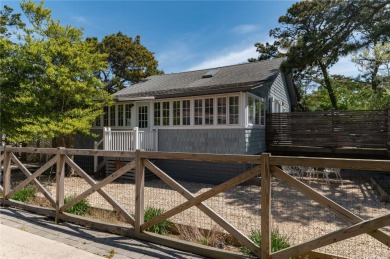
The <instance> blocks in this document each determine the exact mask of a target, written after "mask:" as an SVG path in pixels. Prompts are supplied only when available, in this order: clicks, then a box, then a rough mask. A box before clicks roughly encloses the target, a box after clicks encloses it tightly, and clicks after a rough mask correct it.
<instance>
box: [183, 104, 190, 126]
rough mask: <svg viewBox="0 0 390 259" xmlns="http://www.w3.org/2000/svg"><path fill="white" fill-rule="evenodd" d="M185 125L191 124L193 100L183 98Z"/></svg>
mask: <svg viewBox="0 0 390 259" xmlns="http://www.w3.org/2000/svg"><path fill="white" fill-rule="evenodd" d="M182 104H183V105H182V106H183V125H191V101H190V100H183V101H182Z"/></svg>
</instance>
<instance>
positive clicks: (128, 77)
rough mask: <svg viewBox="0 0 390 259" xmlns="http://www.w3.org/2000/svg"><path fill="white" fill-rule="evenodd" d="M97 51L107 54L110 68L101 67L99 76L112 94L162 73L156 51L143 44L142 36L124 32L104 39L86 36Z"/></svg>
mask: <svg viewBox="0 0 390 259" xmlns="http://www.w3.org/2000/svg"><path fill="white" fill-rule="evenodd" d="M87 42H90V43H92V44H94V46H95V49H96V51H97V52H98V53H104V54H107V62H108V68H106V69H104V70H100V71H99V73H98V77H99V78H100V79H101V80H102V81H103V82H104V83H105V85H106V90H107V91H108V92H109V93H115V92H117V91H119V90H121V89H123V88H124V87H126V86H129V85H131V84H134V83H137V82H140V81H141V80H143V79H144V78H146V77H148V76H151V75H156V74H161V73H163V72H162V71H160V70H158V69H157V67H158V62H157V60H156V59H155V58H154V53H153V52H151V51H149V50H148V49H147V48H146V47H145V46H143V45H142V44H141V37H140V36H136V37H135V39H133V38H131V37H128V36H126V35H124V34H123V33H121V32H118V33H117V34H111V35H108V36H106V37H104V38H103V40H102V41H101V42H99V41H98V39H97V38H87Z"/></svg>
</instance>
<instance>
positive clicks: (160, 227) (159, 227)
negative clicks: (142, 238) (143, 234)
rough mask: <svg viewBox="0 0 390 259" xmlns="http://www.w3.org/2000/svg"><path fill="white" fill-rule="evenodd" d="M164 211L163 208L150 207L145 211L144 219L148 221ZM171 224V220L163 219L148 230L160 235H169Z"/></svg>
mask: <svg viewBox="0 0 390 259" xmlns="http://www.w3.org/2000/svg"><path fill="white" fill-rule="evenodd" d="M163 213H164V211H163V210H162V209H159V208H154V207H148V208H146V210H145V212H144V221H145V222H147V221H149V220H151V219H153V218H155V217H157V216H160V215H162V214H163ZM171 225H172V223H171V222H170V221H168V220H163V221H161V222H159V223H157V224H156V225H154V226H152V227H150V228H148V229H146V230H147V231H150V232H153V233H156V234H160V235H167V234H169V233H170V228H171Z"/></svg>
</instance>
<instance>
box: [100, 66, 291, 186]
mask: <svg viewBox="0 0 390 259" xmlns="http://www.w3.org/2000/svg"><path fill="white" fill-rule="evenodd" d="M282 62H283V59H273V60H267V61H261V62H254V63H245V64H239V65H232V66H225V67H218V68H210V69H202V70H197V71H188V72H182V73H172V74H165V75H155V76H150V77H148V78H146V79H145V80H144V81H143V82H140V83H137V84H135V85H133V86H131V87H128V88H125V89H123V90H121V91H119V92H117V93H115V94H114V95H113V96H114V99H115V100H116V103H115V105H114V106H112V107H107V108H106V109H105V114H104V115H103V116H102V117H101V118H99V119H98V120H97V121H96V123H95V125H94V127H93V129H94V131H95V132H97V133H101V132H102V130H103V128H104V129H105V132H104V133H103V135H104V136H105V143H104V148H105V149H113V150H134V149H135V148H136V147H137V148H141V149H146V150H155V151H163V152H164V151H165V152H194V153H219V154H258V153H261V152H263V151H265V148H266V146H265V114H266V112H289V111H291V106H292V105H293V104H294V100H295V95H294V91H293V88H292V81H291V77H290V76H288V75H285V74H284V73H283V72H282V71H281V68H280V67H281V64H282ZM107 127H110V128H109V129H108V128H107ZM133 128H136V129H135V130H136V131H137V132H136V133H135V131H134V130H133ZM126 132H127V133H126ZM134 136H137V137H134ZM135 142H137V143H135ZM111 162H112V161H111ZM158 165H159V166H160V167H161V169H163V170H164V171H166V172H167V173H168V174H170V175H171V176H173V177H174V178H175V179H182V180H190V181H203V182H204V181H206V182H209V183H219V182H222V181H225V180H227V179H229V178H231V177H233V176H235V175H237V174H238V173H241V172H242V171H243V170H244V169H245V168H243V167H242V165H236V164H218V165H216V164H213V163H205V162H204V163H200V162H190V161H168V160H164V161H158ZM112 167H115V166H111V169H110V167H107V168H108V170H111V171H112V170H113V169H112ZM211 172H212V173H211Z"/></svg>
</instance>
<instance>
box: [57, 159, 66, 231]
mask: <svg viewBox="0 0 390 259" xmlns="http://www.w3.org/2000/svg"><path fill="white" fill-rule="evenodd" d="M56 158H57V170H56V224H58V223H59V220H60V218H59V216H60V214H61V207H62V206H63V205H64V198H65V160H64V155H62V154H58V155H57V156H56Z"/></svg>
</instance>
